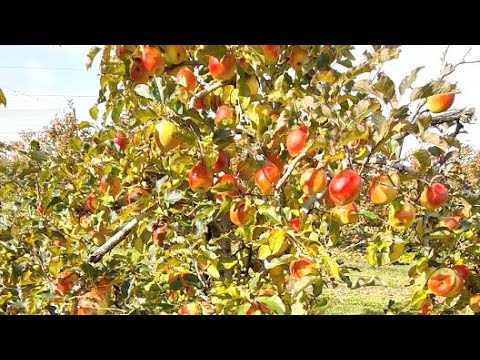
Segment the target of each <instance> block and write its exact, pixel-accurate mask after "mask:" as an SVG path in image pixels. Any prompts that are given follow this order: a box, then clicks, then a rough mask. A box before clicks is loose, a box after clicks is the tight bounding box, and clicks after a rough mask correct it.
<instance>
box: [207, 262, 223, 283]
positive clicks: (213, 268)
mask: <svg viewBox="0 0 480 360" xmlns="http://www.w3.org/2000/svg"><path fill="white" fill-rule="evenodd" d="M207 274H208V275H210V276H211V277H213V278H214V279H220V273H219V272H218V269H217V267H216V266H215V265H214V264H211V265H210V266H209V267H208V268H207Z"/></svg>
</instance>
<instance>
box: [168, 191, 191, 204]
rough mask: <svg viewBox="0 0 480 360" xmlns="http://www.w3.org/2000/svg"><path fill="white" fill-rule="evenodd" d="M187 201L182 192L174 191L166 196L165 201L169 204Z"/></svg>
mask: <svg viewBox="0 0 480 360" xmlns="http://www.w3.org/2000/svg"><path fill="white" fill-rule="evenodd" d="M183 199H186V198H185V196H184V195H183V193H182V192H181V191H180V190H173V191H170V192H169V193H168V194H167V195H165V198H164V201H165V202H166V203H167V204H170V205H172V204H176V203H178V202H179V201H180V200H183Z"/></svg>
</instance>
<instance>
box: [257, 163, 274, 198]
mask: <svg viewBox="0 0 480 360" xmlns="http://www.w3.org/2000/svg"><path fill="white" fill-rule="evenodd" d="M279 180H280V172H279V171H278V168H277V167H276V166H275V165H271V164H268V165H265V166H264V167H262V168H261V169H260V170H258V171H257V172H256V174H255V184H256V185H257V187H258V188H259V189H260V191H261V192H262V193H264V194H266V195H270V194H273V191H274V186H275V184H277V183H278V181H279Z"/></svg>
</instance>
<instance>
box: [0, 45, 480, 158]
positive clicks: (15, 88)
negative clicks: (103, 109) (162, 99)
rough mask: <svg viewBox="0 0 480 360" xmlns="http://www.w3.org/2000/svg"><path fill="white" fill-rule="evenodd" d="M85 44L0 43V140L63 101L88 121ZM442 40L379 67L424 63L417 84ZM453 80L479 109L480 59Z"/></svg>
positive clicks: (397, 74) (433, 66)
mask: <svg viewBox="0 0 480 360" xmlns="http://www.w3.org/2000/svg"><path fill="white" fill-rule="evenodd" d="M90 47H91V45H65V46H61V47H58V46H47V45H8V46H7V45H2V46H0V55H1V56H0V88H1V89H2V90H3V91H4V93H5V95H6V98H7V107H6V108H4V107H3V106H0V141H7V140H13V139H15V138H17V137H18V133H19V132H20V131H22V130H40V129H42V127H43V126H45V125H47V124H48V123H49V121H50V120H51V119H52V118H53V117H54V116H55V115H56V114H58V115H61V114H64V113H65V112H66V111H68V106H67V101H68V100H73V103H74V105H75V109H76V111H77V116H78V118H79V120H90V115H89V113H88V110H89V109H90V107H92V106H93V105H94V104H95V101H96V98H97V94H98V88H99V69H98V61H96V62H95V63H94V65H93V67H92V69H90V70H89V71H87V70H86V69H85V58H86V54H87V53H88V50H89V49H90ZM366 48H367V46H365V45H358V46H356V50H355V52H354V54H355V55H356V56H357V55H358V56H361V53H362V52H363V51H364V50H365V49H366ZM445 48H446V45H445V46H443V45H404V46H402V48H401V49H402V51H401V54H400V57H399V59H397V60H393V61H391V62H389V63H387V64H385V65H384V68H383V70H384V72H385V73H386V74H387V75H388V76H390V77H391V78H392V80H393V81H394V82H395V83H397V84H399V83H400V81H401V80H402V79H403V77H405V76H406V75H408V74H410V72H411V71H412V70H413V69H414V68H416V67H419V66H425V69H423V70H422V71H421V72H420V73H419V75H418V80H417V84H418V85H421V84H424V83H426V82H428V81H429V80H430V79H432V78H436V77H437V76H438V73H439V70H440V65H441V63H440V57H441V55H442V53H443V51H444V50H445ZM469 48H472V50H471V52H470V54H469V55H468V57H467V60H479V59H480V46H478V45H452V46H451V47H450V49H449V52H448V56H447V59H448V61H449V62H451V63H456V62H457V61H459V60H461V59H462V57H463V55H464V54H465V53H466V52H467V51H468V49H469ZM446 80H448V81H450V82H453V83H457V84H458V87H459V89H460V90H461V94H458V95H457V96H456V99H455V103H454V107H455V108H463V107H466V106H468V107H476V108H479V109H480V98H479V97H478V94H479V93H480V81H479V80H480V63H476V64H465V65H461V66H460V67H458V68H457V70H456V71H455V72H454V73H453V74H452V75H450V76H449V77H447V78H446ZM467 131H468V132H469V134H462V135H460V136H459V139H460V140H461V141H463V142H467V143H469V144H471V145H472V146H474V147H475V148H476V149H478V150H480V141H476V139H479V138H480V127H479V125H478V124H474V125H471V126H468V127H467Z"/></svg>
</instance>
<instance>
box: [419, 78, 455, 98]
mask: <svg viewBox="0 0 480 360" xmlns="http://www.w3.org/2000/svg"><path fill="white" fill-rule="evenodd" d="M456 91H457V86H456V85H454V84H451V83H449V82H447V81H431V82H429V83H428V84H426V85H423V86H421V87H418V88H415V89H413V91H412V95H411V97H410V101H414V100H418V99H424V98H427V97H429V96H432V95H437V94H443V93H449V92H456Z"/></svg>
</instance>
